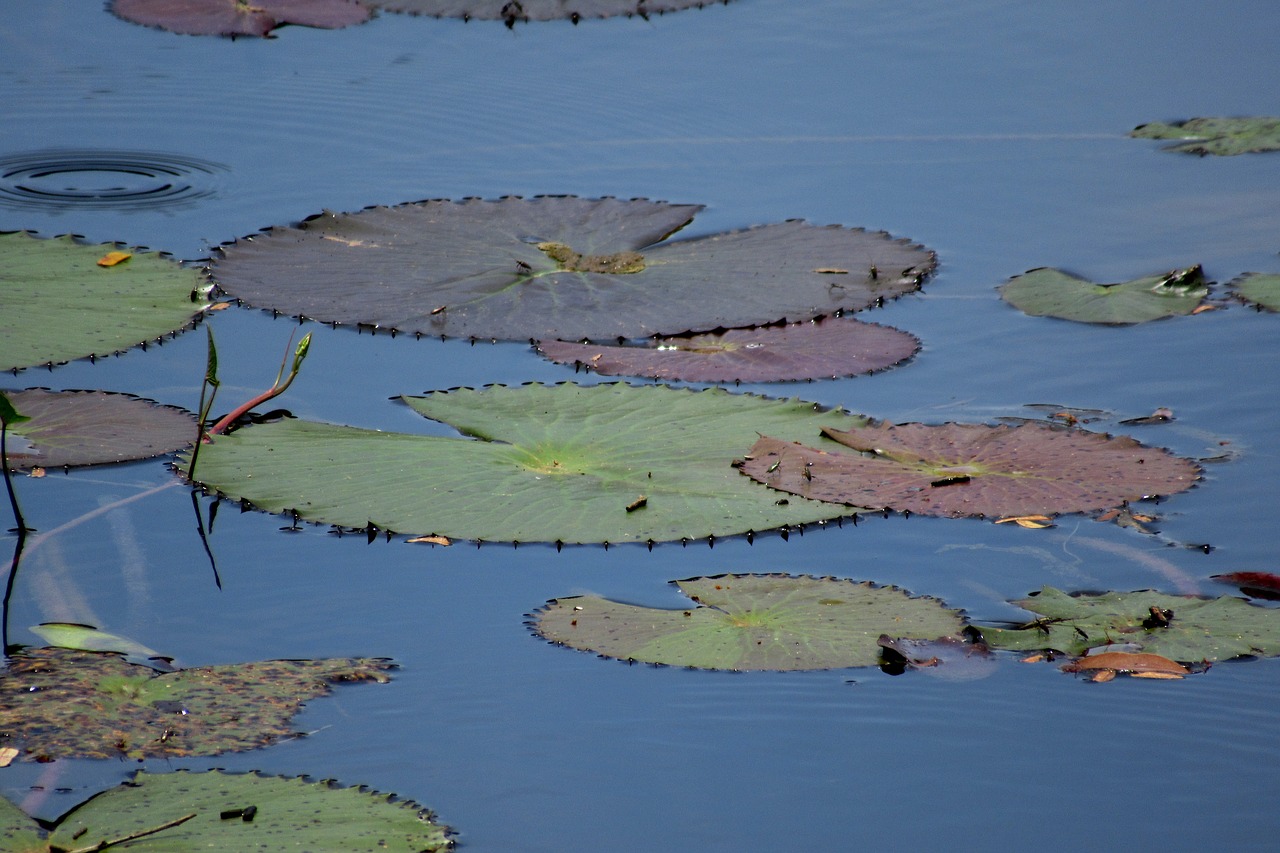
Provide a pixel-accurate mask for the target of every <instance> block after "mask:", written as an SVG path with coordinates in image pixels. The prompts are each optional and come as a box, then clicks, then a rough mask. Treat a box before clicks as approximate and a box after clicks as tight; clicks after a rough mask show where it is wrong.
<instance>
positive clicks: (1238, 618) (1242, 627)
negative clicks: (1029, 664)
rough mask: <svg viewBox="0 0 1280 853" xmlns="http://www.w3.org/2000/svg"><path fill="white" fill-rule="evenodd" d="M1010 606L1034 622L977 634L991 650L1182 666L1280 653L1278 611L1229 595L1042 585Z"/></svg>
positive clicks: (1279, 618) (1270, 655)
mask: <svg viewBox="0 0 1280 853" xmlns="http://www.w3.org/2000/svg"><path fill="white" fill-rule="evenodd" d="M1015 603H1016V604H1017V605H1018V606H1019V607H1022V608H1025V609H1026V610H1030V611H1032V612H1033V613H1036V614H1038V615H1039V616H1040V618H1039V619H1036V620H1034V621H1032V622H1029V623H1028V624H1026V625H1023V626H1020V627H1017V628H994V627H993V628H986V627H984V628H982V636H983V637H984V638H985V639H986V641H987V644H988V645H990V646H991V647H992V648H1000V649H1013V650H1021V651H1026V650H1032V649H1036V650H1038V649H1053V650H1055V651H1059V652H1063V653H1065V654H1069V655H1080V654H1084V652H1085V651H1087V650H1088V649H1091V648H1096V647H1100V646H1104V645H1107V644H1132V645H1134V646H1136V647H1138V649H1140V650H1141V651H1143V652H1147V653H1149V654H1155V655H1162V656H1164V657H1166V658H1169V659H1171V660H1176V661H1181V662H1183V663H1200V662H1202V661H1216V660H1227V659H1230V658H1234V657H1240V656H1242V655H1260V656H1265V657H1273V656H1275V655H1280V610H1275V609H1273V608H1267V607H1259V606H1257V605H1255V604H1250V603H1249V602H1247V601H1245V600H1244V599H1242V598H1235V597H1232V596H1222V597H1220V598H1199V597H1196V596H1191V595H1166V594H1165V593H1162V592H1154V591H1152V590H1149V589H1148V590H1141V591H1138V592H1105V593H1100V594H1087V593H1081V594H1078V595H1070V594H1068V593H1065V592H1063V591H1062V590H1059V589H1054V588H1053V587H1048V586H1047V587H1045V588H1044V589H1042V590H1041V591H1040V592H1039V593H1035V594H1033V597H1031V598H1028V599H1025V600H1023V601H1018V602H1015ZM1153 610H1154V611H1157V612H1158V613H1159V614H1160V615H1159V617H1158V618H1157V617H1156V616H1155V615H1154V614H1153ZM1170 614H1172V615H1170Z"/></svg>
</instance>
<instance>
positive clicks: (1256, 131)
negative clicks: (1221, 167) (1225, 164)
mask: <svg viewBox="0 0 1280 853" xmlns="http://www.w3.org/2000/svg"><path fill="white" fill-rule="evenodd" d="M1129 135H1130V136H1133V137H1136V138H1138V139H1178V140H1183V141H1182V142H1180V143H1178V144H1177V145H1167V146H1165V149H1164V150H1166V151H1180V152H1182V153H1184V154H1199V155H1201V156H1204V155H1206V154H1219V155H1224V156H1226V155H1231V154H1250V153H1254V152H1260V151H1280V118H1275V117H1273V116H1252V117H1247V118H1193V119H1188V120H1187V121H1179V122H1173V123H1172V124H1164V123H1162V122H1152V123H1150V124H1141V125H1138V126H1137V127H1135V128H1134V129H1133V130H1131V131H1129Z"/></svg>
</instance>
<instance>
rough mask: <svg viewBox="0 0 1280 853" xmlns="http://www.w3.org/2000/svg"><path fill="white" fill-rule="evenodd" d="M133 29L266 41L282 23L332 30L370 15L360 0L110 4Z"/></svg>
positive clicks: (135, 0) (117, 0)
mask: <svg viewBox="0 0 1280 853" xmlns="http://www.w3.org/2000/svg"><path fill="white" fill-rule="evenodd" d="M110 8H111V11H112V12H113V13H114V14H115V15H117V16H118V17H121V18H123V19H124V20H126V21H129V22H131V23H135V24H143V25H145V26H148V27H159V28H160V29H162V30H169V31H170V32H174V33H183V34H185V35H193V36H265V35H266V34H267V33H269V32H271V31H272V30H274V29H275V28H276V27H279V26H283V25H284V24H299V25H302V26H307V27H320V28H321V29H327V30H333V29H339V28H341V27H349V26H351V25H352V24H361V23H364V22H365V21H367V20H369V17H370V16H371V15H372V12H370V10H369V8H368V7H367V6H365V5H363V4H361V3H358V2H356V0H111V6H110Z"/></svg>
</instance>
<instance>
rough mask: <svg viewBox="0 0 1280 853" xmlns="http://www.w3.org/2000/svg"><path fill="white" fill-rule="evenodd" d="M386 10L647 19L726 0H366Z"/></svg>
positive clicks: (468, 16)
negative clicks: (651, 16)
mask: <svg viewBox="0 0 1280 853" xmlns="http://www.w3.org/2000/svg"><path fill="white" fill-rule="evenodd" d="M367 2H368V3H369V5H371V6H374V7H376V8H379V9H386V10H387V11H389V12H407V13H409V14H412V15H431V16H433V17H436V18H462V19H463V20H467V21H469V20H472V19H476V20H481V21H502V22H503V23H504V24H506V25H507V26H508V27H512V26H514V25H515V24H516V23H518V22H528V21H555V20H569V21H573V22H574V23H575V24H576V23H578V21H579V20H581V19H583V18H614V17H618V16H620V15H625V16H627V17H632V16H634V17H638V18H644V19H646V20H648V18H649V16H650V15H662V14H665V13H667V12H675V11H678V10H680V9H692V8H694V7H698V8H701V7H703V6H710V5H713V4H714V3H722V4H727V3H728V2H729V0H367Z"/></svg>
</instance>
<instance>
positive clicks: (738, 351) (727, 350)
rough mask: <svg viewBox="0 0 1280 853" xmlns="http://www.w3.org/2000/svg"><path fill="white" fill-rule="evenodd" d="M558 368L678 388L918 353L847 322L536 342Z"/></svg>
mask: <svg viewBox="0 0 1280 853" xmlns="http://www.w3.org/2000/svg"><path fill="white" fill-rule="evenodd" d="M538 349H539V350H540V351H541V352H542V354H543V355H545V356H546V357H547V358H549V359H551V360H552V361H554V362H557V363H559V364H573V365H576V366H580V367H585V368H587V369H588V370H594V371H595V372H596V373H600V374H604V375H606V376H643V377H646V378H649V379H672V380H678V381H683V382H788V381H796V380H801V379H832V378H836V377H840V376H856V375H859V374H863V373H873V372H875V371H877V370H883V369H885V368H887V367H892V366H893V365H895V364H899V363H901V362H903V361H906V360H907V359H909V358H911V357H912V356H913V355H915V354H916V352H917V351H918V350H919V349H920V341H919V340H917V339H916V338H915V337H914V336H913V335H909V334H907V333H906V332H901V331H899V330H897V329H894V328H890V327H889V326H880V325H877V324H875V323H863V322H860V321H858V320H851V319H848V318H835V317H828V318H825V319H823V320H818V321H817V322H810V323H795V324H792V325H789V326H765V327H761V328H756V329H731V330H729V331H726V332H720V333H716V334H710V335H692V336H687V337H678V338H658V339H656V340H653V341H650V342H648V343H647V344H646V345H645V346H607V345H600V344H579V343H568V342H566V341H539V342H538Z"/></svg>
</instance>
